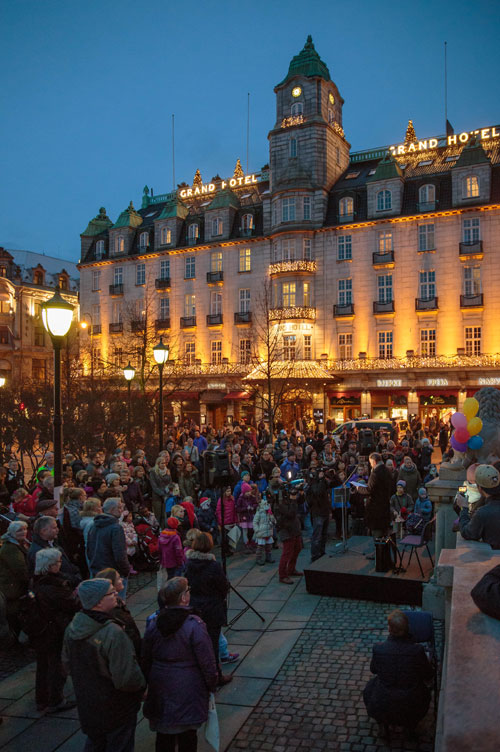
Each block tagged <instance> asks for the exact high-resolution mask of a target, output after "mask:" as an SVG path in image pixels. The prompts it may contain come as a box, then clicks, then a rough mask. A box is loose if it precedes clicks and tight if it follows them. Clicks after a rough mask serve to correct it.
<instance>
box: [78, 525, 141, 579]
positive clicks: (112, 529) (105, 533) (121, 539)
mask: <svg viewBox="0 0 500 752" xmlns="http://www.w3.org/2000/svg"><path fill="white" fill-rule="evenodd" d="M87 558H88V560H89V565H90V569H91V570H92V572H100V570H101V569H106V568H107V567H113V569H116V570H118V572H119V573H120V574H121V576H122V577H127V576H128V573H129V572H130V563H129V560H128V557H127V544H126V542H125V533H124V532H123V528H122V526H121V525H120V523H119V521H118V519H117V518H116V517H113V516H112V515H111V514H98V515H96V517H94V524H93V525H92V526H91V528H90V530H89V534H88V538H87Z"/></svg>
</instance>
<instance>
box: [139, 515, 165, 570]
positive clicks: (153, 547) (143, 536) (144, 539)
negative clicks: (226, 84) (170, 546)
mask: <svg viewBox="0 0 500 752" xmlns="http://www.w3.org/2000/svg"><path fill="white" fill-rule="evenodd" d="M134 527H135V530H136V533H137V553H136V555H135V558H134V566H135V567H136V568H137V569H139V570H142V571H148V572H154V571H155V570H157V569H158V566H159V563H160V550H159V543H158V537H159V534H160V530H159V528H158V527H156V526H153V525H151V523H150V522H149V521H148V520H147V519H146V518H145V517H143V516H142V515H138V516H137V517H135V519H134Z"/></svg>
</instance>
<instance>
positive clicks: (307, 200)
mask: <svg viewBox="0 0 500 752" xmlns="http://www.w3.org/2000/svg"><path fill="white" fill-rule="evenodd" d="M304 219H311V197H310V196H304Z"/></svg>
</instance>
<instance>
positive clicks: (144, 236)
mask: <svg viewBox="0 0 500 752" xmlns="http://www.w3.org/2000/svg"><path fill="white" fill-rule="evenodd" d="M148 245H149V233H148V232H141V234H140V235H139V247H140V249H141V251H145V250H146V248H147V247H148Z"/></svg>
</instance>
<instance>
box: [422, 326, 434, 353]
mask: <svg viewBox="0 0 500 752" xmlns="http://www.w3.org/2000/svg"><path fill="white" fill-rule="evenodd" d="M435 354H436V330H435V329H421V330H420V355H421V356H422V357H423V358H425V357H434V356H435Z"/></svg>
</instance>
